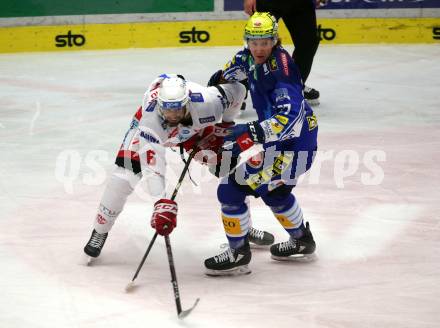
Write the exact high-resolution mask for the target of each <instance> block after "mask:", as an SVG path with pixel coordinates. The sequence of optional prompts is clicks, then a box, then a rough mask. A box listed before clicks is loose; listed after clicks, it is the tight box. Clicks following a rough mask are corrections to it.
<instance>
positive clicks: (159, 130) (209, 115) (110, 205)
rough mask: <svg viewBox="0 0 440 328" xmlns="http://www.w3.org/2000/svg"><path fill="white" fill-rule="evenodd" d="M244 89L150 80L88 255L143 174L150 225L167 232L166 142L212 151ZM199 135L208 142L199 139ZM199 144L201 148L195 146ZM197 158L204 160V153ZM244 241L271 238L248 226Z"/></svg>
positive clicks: (170, 78)
mask: <svg viewBox="0 0 440 328" xmlns="http://www.w3.org/2000/svg"><path fill="white" fill-rule="evenodd" d="M245 93H246V90H245V87H244V86H243V85H242V84H240V83H238V82H233V83H227V84H222V85H219V86H212V87H203V86H201V85H199V84H196V83H193V82H190V81H187V80H185V78H184V77H183V76H181V75H175V74H163V75H161V76H159V77H158V78H156V79H155V80H154V81H153V82H152V83H151V84H150V86H149V88H148V89H147V91H146V93H145V95H144V99H143V103H142V106H141V107H139V109H138V110H137V112H136V113H135V115H134V117H133V119H132V122H131V124H130V128H129V130H128V131H127V133H126V135H125V137H124V140H123V142H122V145H121V148H120V150H119V152H118V155H117V158H116V162H115V164H116V169H115V170H114V172H113V174H112V175H111V177H110V179H109V181H108V183H107V186H106V188H105V190H104V194H103V196H102V199H101V202H100V204H99V208H98V213H97V215H96V218H95V220H94V229H93V232H92V234H91V237H90V239H89V241H88V242H87V244H86V246H85V247H84V252H85V253H86V254H87V255H88V256H90V257H92V258H96V257H98V256H99V255H100V253H101V250H102V248H103V246H104V243H105V241H106V239H107V236H108V233H109V231H110V230H111V228H112V226H113V224H114V223H115V220H116V218H117V217H118V215H119V214H120V213H121V211H122V210H123V207H124V205H125V203H126V200H127V197H128V196H129V195H130V194H131V193H132V192H133V190H134V188H135V186H136V184H137V183H138V182H139V181H140V180H141V178H142V177H143V179H144V180H145V183H146V185H147V188H148V191H149V193H150V195H151V196H153V197H157V198H158V199H159V200H158V201H157V202H156V203H155V204H154V211H153V215H152V219H151V226H152V227H153V228H155V229H156V231H157V232H158V233H159V234H160V235H168V234H169V233H171V231H172V230H173V229H174V227H175V226H176V216H177V204H176V203H175V202H174V201H173V200H171V199H166V198H163V197H164V194H165V172H166V160H165V153H166V147H174V146H182V147H183V148H184V149H185V150H187V151H192V150H194V149H192V148H194V145H195V144H196V142H195V140H196V139H197V141H198V142H197V150H200V149H202V151H203V149H205V150H210V151H211V152H210V154H213V153H214V154H215V153H216V152H217V151H218V150H219V149H220V147H221V146H222V145H223V135H222V134H221V130H222V129H223V127H227V126H231V125H233V124H234V123H233V121H234V118H235V117H236V116H237V114H238V113H239V111H240V106H241V104H242V102H243V99H244V97H245ZM219 131H220V132H219ZM201 139H202V140H203V141H205V140H209V142H201ZM201 144H204V147H200V146H199V145H201ZM197 158H199V160H201V161H209V158H206V157H205V156H201V157H199V156H196V157H195V159H196V160H197ZM249 241H250V242H251V243H254V244H257V245H270V244H272V243H273V241H274V238H273V235H271V234H270V233H268V232H265V231H260V230H257V229H254V228H251V231H250V233H249Z"/></svg>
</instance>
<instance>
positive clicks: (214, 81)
mask: <svg viewBox="0 0 440 328" xmlns="http://www.w3.org/2000/svg"><path fill="white" fill-rule="evenodd" d="M222 77H223V71H222V70H221V69H219V70H218V71H217V72H215V73H214V74H212V76H211V77H210V78H209V81H208V87H212V86H215V85H219V84H220V81H222Z"/></svg>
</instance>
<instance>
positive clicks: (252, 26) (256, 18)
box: [244, 12, 278, 42]
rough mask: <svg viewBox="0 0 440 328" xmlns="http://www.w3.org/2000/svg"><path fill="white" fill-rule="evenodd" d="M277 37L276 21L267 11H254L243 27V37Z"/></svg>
mask: <svg viewBox="0 0 440 328" xmlns="http://www.w3.org/2000/svg"><path fill="white" fill-rule="evenodd" d="M266 38H271V39H273V40H274V42H276V41H277V39H278V23H277V21H276V19H275V17H273V16H272V15H271V14H270V13H268V12H255V13H254V14H253V15H252V16H251V17H250V18H249V20H248V21H247V23H246V26H245V28H244V39H245V40H246V41H247V40H249V39H266Z"/></svg>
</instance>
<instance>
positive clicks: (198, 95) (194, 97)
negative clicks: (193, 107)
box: [189, 92, 205, 102]
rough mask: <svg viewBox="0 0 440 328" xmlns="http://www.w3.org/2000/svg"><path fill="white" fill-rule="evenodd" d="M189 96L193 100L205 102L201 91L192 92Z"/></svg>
mask: <svg viewBox="0 0 440 328" xmlns="http://www.w3.org/2000/svg"><path fill="white" fill-rule="evenodd" d="M189 97H190V98H191V101H192V102H204V101H205V99H203V95H202V94H201V93H200V92H192V93H191V94H190V95H189Z"/></svg>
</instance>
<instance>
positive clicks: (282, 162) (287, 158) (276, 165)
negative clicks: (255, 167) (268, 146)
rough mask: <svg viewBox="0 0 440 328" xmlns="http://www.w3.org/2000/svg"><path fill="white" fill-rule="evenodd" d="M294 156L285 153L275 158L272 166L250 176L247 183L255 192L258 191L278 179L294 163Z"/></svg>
mask: <svg viewBox="0 0 440 328" xmlns="http://www.w3.org/2000/svg"><path fill="white" fill-rule="evenodd" d="M294 156H295V155H294V153H284V154H282V155H280V156H278V157H277V158H275V160H274V162H273V164H272V165H269V166H267V167H265V168H263V169H262V170H260V171H258V172H257V173H255V174H252V175H250V176H249V178H248V179H246V183H247V184H248V186H249V187H251V188H252V189H253V190H256V189H258V188H259V187H261V186H262V185H263V184H266V183H269V182H270V181H271V180H272V178H274V177H276V176H277V175H281V174H282V173H283V172H285V171H286V170H287V168H288V167H289V165H290V164H291V163H292V161H293V158H294Z"/></svg>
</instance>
